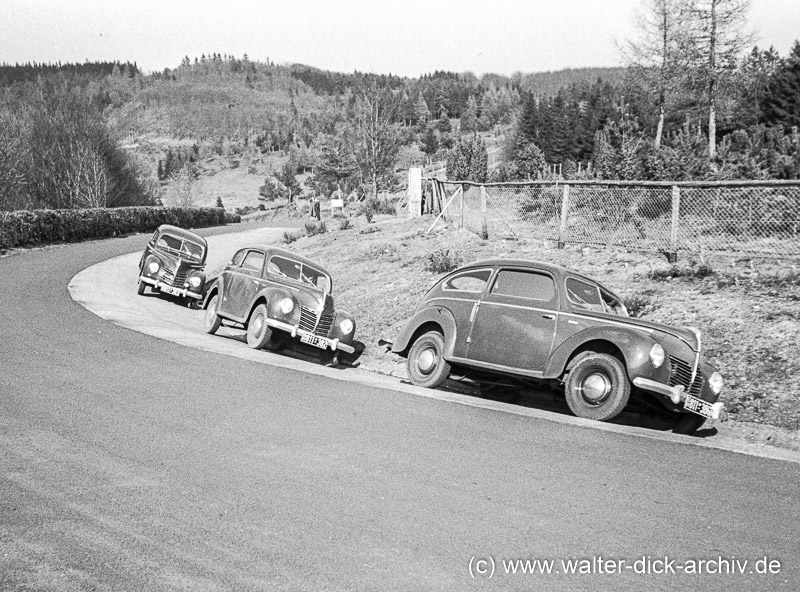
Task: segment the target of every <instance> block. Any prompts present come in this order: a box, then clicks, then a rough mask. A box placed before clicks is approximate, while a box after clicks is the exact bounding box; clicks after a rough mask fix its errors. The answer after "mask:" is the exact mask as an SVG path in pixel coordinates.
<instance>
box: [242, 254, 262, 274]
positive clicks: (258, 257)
mask: <svg viewBox="0 0 800 592" xmlns="http://www.w3.org/2000/svg"><path fill="white" fill-rule="evenodd" d="M263 268H264V253H260V252H258V251H250V252H248V253H247V255H246V256H245V258H244V260H243V261H242V269H247V270H249V271H255V272H256V273H261V270H262V269H263Z"/></svg>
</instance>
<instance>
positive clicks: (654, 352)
mask: <svg viewBox="0 0 800 592" xmlns="http://www.w3.org/2000/svg"><path fill="white" fill-rule="evenodd" d="M650 362H652V364H653V366H654V367H656V368H661V364H663V363H664V348H663V347H661V344H660V343H655V344H653V347H651V348H650Z"/></svg>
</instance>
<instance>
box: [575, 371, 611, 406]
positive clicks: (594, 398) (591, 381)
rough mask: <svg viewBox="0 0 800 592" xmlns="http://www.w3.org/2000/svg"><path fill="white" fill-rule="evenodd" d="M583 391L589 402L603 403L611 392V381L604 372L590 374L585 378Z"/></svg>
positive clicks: (582, 386)
mask: <svg viewBox="0 0 800 592" xmlns="http://www.w3.org/2000/svg"><path fill="white" fill-rule="evenodd" d="M581 392H582V393H583V398H584V399H586V401H588V402H589V403H601V402H602V401H603V400H604V399H605V398H606V397H607V396H608V393H610V392H611V381H609V380H608V378H607V377H606V376H604V375H603V374H590V375H589V376H587V377H586V378H585V379H584V381H583V384H582V385H581Z"/></svg>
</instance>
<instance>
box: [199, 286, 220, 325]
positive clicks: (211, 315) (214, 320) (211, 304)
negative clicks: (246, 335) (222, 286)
mask: <svg viewBox="0 0 800 592" xmlns="http://www.w3.org/2000/svg"><path fill="white" fill-rule="evenodd" d="M217 301H218V298H217V295H216V294H214V295H213V296H212V297H211V300H209V301H208V306H206V314H205V316H204V317H203V329H205V332H206V333H216V332H217V329H219V326H220V325H221V324H222V319H220V318H219V315H218V314H217Z"/></svg>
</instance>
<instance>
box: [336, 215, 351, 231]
mask: <svg viewBox="0 0 800 592" xmlns="http://www.w3.org/2000/svg"><path fill="white" fill-rule="evenodd" d="M352 226H353V225H352V224H351V223H350V218H342V219H341V220H339V230H348V229H349V228H351V227H352Z"/></svg>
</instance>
